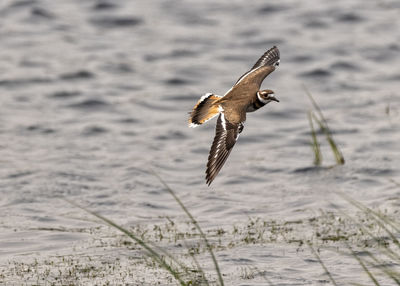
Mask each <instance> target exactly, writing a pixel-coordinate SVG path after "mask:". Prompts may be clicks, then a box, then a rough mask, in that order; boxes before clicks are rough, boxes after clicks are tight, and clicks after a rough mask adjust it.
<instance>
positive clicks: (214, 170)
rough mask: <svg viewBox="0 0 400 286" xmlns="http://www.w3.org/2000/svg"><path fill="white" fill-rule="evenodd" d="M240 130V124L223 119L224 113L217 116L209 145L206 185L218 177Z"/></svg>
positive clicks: (241, 128)
mask: <svg viewBox="0 0 400 286" xmlns="http://www.w3.org/2000/svg"><path fill="white" fill-rule="evenodd" d="M242 130H243V124H242V123H231V122H229V121H228V120H227V119H226V118H225V115H224V113H221V114H220V115H219V117H218V120H217V127H216V129H215V137H214V141H213V143H212V145H211V150H210V155H209V156H208V163H207V170H206V180H207V182H206V183H207V184H208V185H210V184H211V183H212V181H213V180H214V179H215V177H216V176H217V175H218V173H219V171H220V170H221V168H222V166H223V165H224V163H225V161H226V159H227V158H228V156H229V154H230V153H231V150H232V148H233V146H234V145H235V143H236V141H237V139H238V138H239V133H240V132H241V131H242Z"/></svg>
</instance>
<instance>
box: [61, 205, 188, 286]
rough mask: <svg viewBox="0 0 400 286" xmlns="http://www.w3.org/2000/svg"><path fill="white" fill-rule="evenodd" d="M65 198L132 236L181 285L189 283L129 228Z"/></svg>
mask: <svg viewBox="0 0 400 286" xmlns="http://www.w3.org/2000/svg"><path fill="white" fill-rule="evenodd" d="M64 200H65V201H66V202H68V203H70V204H71V205H73V206H75V207H77V208H80V209H81V210H84V211H85V212H87V213H89V214H91V215H93V216H95V217H97V218H98V219H100V220H102V221H103V222H105V223H106V224H108V225H109V226H111V227H114V228H116V229H118V230H119V231H121V232H122V233H124V234H125V235H127V236H128V237H129V238H131V239H132V240H134V241H136V242H137V243H138V244H139V245H140V246H141V247H143V248H144V249H145V250H146V251H147V252H148V253H149V256H150V257H151V258H153V259H154V260H155V261H156V262H157V263H158V264H160V266H161V267H163V268H164V269H166V270H167V271H168V272H169V273H171V275H172V276H173V277H174V278H175V279H176V280H177V281H178V282H179V284H180V285H182V286H186V285H187V284H186V283H185V282H184V281H183V279H182V278H181V277H180V275H179V273H178V272H177V271H175V270H174V269H173V268H172V267H171V266H170V265H169V264H168V263H166V262H165V260H164V259H163V258H162V257H161V256H160V255H159V254H158V253H157V252H156V251H154V250H153V249H152V248H151V247H150V246H149V245H148V244H147V243H145V242H144V241H143V240H141V239H140V238H138V237H137V236H135V235H134V234H133V233H131V232H130V231H129V230H127V229H125V228H123V227H122V226H120V225H118V224H116V223H115V222H113V221H112V220H109V219H108V218H105V217H103V216H102V215H99V214H98V213H95V212H93V211H91V210H88V209H87V208H85V207H82V206H80V205H78V204H77V203H75V202H73V201H70V200H68V199H65V198H64Z"/></svg>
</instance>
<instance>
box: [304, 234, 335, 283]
mask: <svg viewBox="0 0 400 286" xmlns="http://www.w3.org/2000/svg"><path fill="white" fill-rule="evenodd" d="M306 244H307V245H308V247H309V248H310V250H311V252H312V253H313V254H314V256H315V258H316V259H317V260H318V262H319V264H320V265H321V266H322V268H323V269H324V270H325V272H326V274H327V275H328V277H329V280H331V282H332V284H333V285H335V286H337V284H336V281H335V279H333V277H332V275H331V273H330V271H329V270H328V268H326V266H325V264H324V263H323V262H322V260H321V258H320V256H319V255H318V253H317V252H316V251H315V249H314V247H312V245H311V243H310V242H309V241H306Z"/></svg>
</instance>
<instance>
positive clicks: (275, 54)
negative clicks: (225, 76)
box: [233, 46, 280, 87]
mask: <svg viewBox="0 0 400 286" xmlns="http://www.w3.org/2000/svg"><path fill="white" fill-rule="evenodd" d="M279 62H280V53H279V49H278V48H277V47H276V46H273V47H272V48H270V49H269V50H268V51H266V52H265V53H264V54H263V55H262V56H261V57H260V58H259V59H258V61H257V62H256V63H255V64H254V66H253V67H252V68H251V70H249V71H248V72H246V73H245V74H244V75H242V76H241V77H240V78H239V79H238V80H237V82H236V83H235V85H234V86H233V87H235V86H236V85H238V84H239V83H240V82H243V83H244V84H245V85H248V82H249V81H250V82H253V81H257V82H258V83H259V84H261V82H262V81H263V79H264V78H265V77H266V76H268V75H269V74H270V73H271V72H273V71H274V70H275V67H276V66H279ZM261 67H262V68H263V69H262V70H260V68H261Z"/></svg>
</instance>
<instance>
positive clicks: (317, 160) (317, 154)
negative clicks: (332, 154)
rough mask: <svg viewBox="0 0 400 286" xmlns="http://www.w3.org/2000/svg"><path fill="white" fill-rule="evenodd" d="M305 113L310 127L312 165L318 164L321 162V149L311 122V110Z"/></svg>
mask: <svg viewBox="0 0 400 286" xmlns="http://www.w3.org/2000/svg"><path fill="white" fill-rule="evenodd" d="M307 115H308V122H309V123H310V129H311V138H312V144H311V147H312V149H313V151H314V165H316V166H319V165H321V163H322V153H321V149H320V148H319V143H318V139H317V134H316V132H315V129H314V124H313V122H312V111H311V110H309V111H308V113H307Z"/></svg>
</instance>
